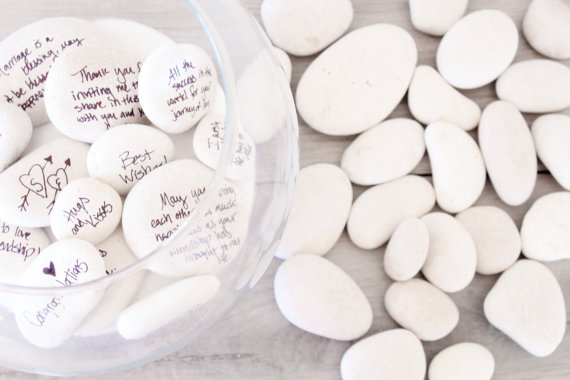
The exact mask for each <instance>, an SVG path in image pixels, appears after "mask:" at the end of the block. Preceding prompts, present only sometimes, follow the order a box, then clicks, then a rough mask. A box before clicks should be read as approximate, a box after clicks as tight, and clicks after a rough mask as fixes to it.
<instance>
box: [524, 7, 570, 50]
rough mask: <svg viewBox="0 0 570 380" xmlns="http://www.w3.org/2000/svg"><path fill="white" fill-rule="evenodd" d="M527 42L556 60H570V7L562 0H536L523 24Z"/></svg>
mask: <svg viewBox="0 0 570 380" xmlns="http://www.w3.org/2000/svg"><path fill="white" fill-rule="evenodd" d="M522 31H523V33H524V36H525V37H526V40H527V41H528V43H529V44H530V46H532V47H533V48H534V49H535V50H536V51H538V52H539V53H540V54H543V55H545V56H547V57H550V58H554V59H567V58H570V7H569V6H568V3H565V2H564V1H561V0H534V1H533V2H532V3H530V5H529V7H528V9H527V11H526V14H525V16H524V19H523V23H522Z"/></svg>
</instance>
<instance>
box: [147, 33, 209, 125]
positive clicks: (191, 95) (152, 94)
mask: <svg viewBox="0 0 570 380" xmlns="http://www.w3.org/2000/svg"><path fill="white" fill-rule="evenodd" d="M217 75H218V74H217V73H216V66H215V65H214V62H213V61H212V59H211V58H210V57H209V56H208V54H207V53H206V52H205V51H204V50H203V49H202V48H200V47H198V46H196V45H192V44H183V45H182V44H181V45H166V46H162V47H160V48H158V49H156V50H155V51H153V52H152V54H150V55H149V56H148V57H147V59H145V61H144V63H143V65H142V67H141V69H140V78H139V82H140V83H139V96H140V102H141V106H142V108H143V110H144V112H145V114H146V116H147V117H148V118H149V120H150V121H152V123H153V124H154V125H156V126H157V127H158V128H160V129H162V130H163V131H165V132H167V133H182V132H184V131H187V130H188V129H190V128H192V127H194V126H195V125H196V124H197V123H198V121H200V119H201V118H202V117H203V116H204V115H205V114H206V113H207V112H208V111H209V110H210V109H211V108H212V105H213V104H214V101H215V99H216V94H217V85H218V77H217Z"/></svg>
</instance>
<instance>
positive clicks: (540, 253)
mask: <svg viewBox="0 0 570 380" xmlns="http://www.w3.org/2000/svg"><path fill="white" fill-rule="evenodd" d="M568 231H570V193H569V192H566V191H563V192H557V193H551V194H547V195H544V196H542V197H540V198H538V199H537V200H536V201H535V202H534V204H533V205H532V206H531V208H530V209H529V210H528V211H527V213H526V215H525V216H524V219H523V222H522V226H521V240H522V251H523V254H524V255H525V256H526V257H528V258H529V259H534V260H540V261H555V260H562V259H568V258H570V234H568Z"/></svg>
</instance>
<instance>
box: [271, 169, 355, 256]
mask: <svg viewBox="0 0 570 380" xmlns="http://www.w3.org/2000/svg"><path fill="white" fill-rule="evenodd" d="M351 205H352V185H351V184H350V181H349V180H348V178H347V176H346V174H344V172H343V171H342V170H341V169H340V168H339V167H338V166H336V165H331V164H315V165H311V166H307V167H305V168H303V169H302V170H301V171H300V172H299V175H298V176H297V183H296V187H295V195H294V198H293V206H292V208H291V211H290V213H289V218H288V220H287V224H286V226H285V230H284V231H283V237H282V239H281V244H280V245H279V248H278V249H277V251H275V256H277V257H279V258H281V259H286V258H288V257H291V256H292V255H294V254H296V253H298V252H303V253H312V254H314V255H321V256H322V255H324V254H326V253H327V252H328V251H330V249H331V248H332V247H333V246H334V245H335V243H336V242H337V240H338V238H339V237H340V235H341V233H342V231H343V230H344V226H345V225H346V221H347V219H348V214H349V212H350V206H351Z"/></svg>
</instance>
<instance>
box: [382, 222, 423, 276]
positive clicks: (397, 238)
mask: <svg viewBox="0 0 570 380" xmlns="http://www.w3.org/2000/svg"><path fill="white" fill-rule="evenodd" d="M428 249H429V231H428V229H427V227H426V225H425V223H424V222H422V221H421V220H420V219H417V218H410V219H406V220H404V221H403V222H402V223H400V224H399V225H398V227H396V229H395V230H394V233H393V234H392V237H391V238H390V241H389V242H388V245H387V246H386V252H385V254H384V270H385V271H386V274H387V275H388V277H390V278H391V279H393V280H394V281H407V280H409V279H411V278H412V277H414V276H415V275H416V274H418V273H419V271H420V270H421V269H422V266H423V265H424V263H425V261H426V257H427V255H428Z"/></svg>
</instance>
